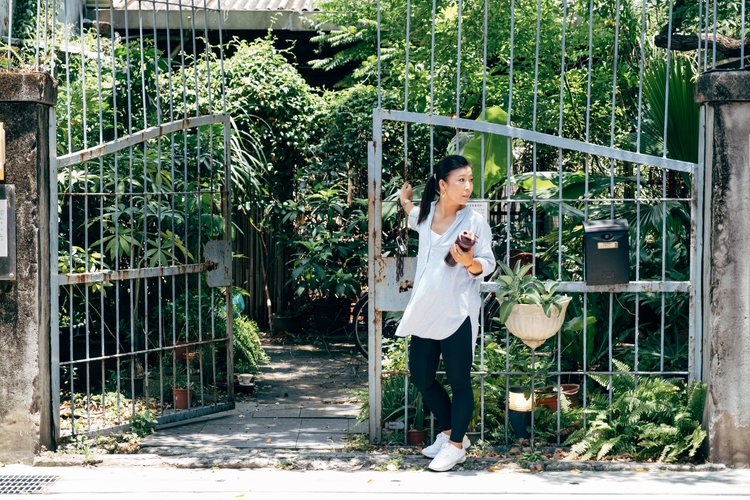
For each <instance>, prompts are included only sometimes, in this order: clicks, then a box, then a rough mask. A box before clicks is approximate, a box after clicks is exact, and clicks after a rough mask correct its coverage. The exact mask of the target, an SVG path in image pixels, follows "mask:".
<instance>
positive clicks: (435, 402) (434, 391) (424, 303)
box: [396, 156, 495, 471]
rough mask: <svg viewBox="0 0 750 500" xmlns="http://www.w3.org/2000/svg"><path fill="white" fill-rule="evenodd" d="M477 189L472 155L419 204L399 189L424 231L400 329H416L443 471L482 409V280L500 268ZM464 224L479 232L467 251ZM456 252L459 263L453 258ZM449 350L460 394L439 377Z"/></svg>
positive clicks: (417, 357) (432, 184) (435, 453)
mask: <svg viewBox="0 0 750 500" xmlns="http://www.w3.org/2000/svg"><path fill="white" fill-rule="evenodd" d="M473 189H474V181H473V176H472V171H471V166H470V165H469V163H468V161H466V159H465V158H464V157H462V156H446V157H445V158H443V159H442V160H440V162H438V164H437V166H436V167H435V169H434V174H433V175H432V176H430V178H429V179H428V180H427V185H426V187H425V190H424V196H423V197H422V201H421V203H420V204H419V207H417V206H415V205H414V202H413V201H412V200H413V197H414V195H413V192H412V188H411V186H410V185H409V183H404V185H403V187H402V188H401V191H400V194H399V199H400V201H401V205H402V207H403V208H404V211H405V212H406V213H407V214H408V218H409V227H411V228H412V229H416V230H417V231H418V232H419V253H418V255H417V274H416V277H415V280H414V288H413V290H412V295H411V299H410V300H409V304H408V305H407V306H406V310H405V311H404V315H403V318H402V320H401V323H400V324H399V327H398V330H397V331H396V335H398V336H401V337H405V336H407V335H411V336H412V338H411V351H410V353H409V371H410V372H411V381H412V383H413V384H414V385H415V386H416V387H417V389H419V391H420V393H421V394H422V398H423V400H424V402H425V403H426V404H427V406H429V408H430V409H431V410H432V413H433V415H435V418H436V419H437V423H438V427H439V429H440V430H441V432H440V433H438V435H437V439H435V442H434V443H433V444H432V445H430V446H428V447H426V448H424V449H423V450H422V454H424V455H425V456H427V457H429V458H432V459H433V460H432V462H430V465H429V468H430V469H432V470H435V471H447V470H450V469H452V468H453V467H454V466H455V465H456V464H459V463H462V462H464V461H465V460H466V448H468V447H469V446H470V444H471V443H470V442H469V439H468V438H467V437H466V431H467V430H468V427H469V421H470V420H471V416H472V414H473V412H474V391H473V390H472V387H471V364H472V360H473V358H474V345H475V343H476V339H477V332H478V331H479V321H478V319H479V309H480V306H481V297H480V294H479V287H480V284H481V282H482V277H484V276H486V275H488V274H489V273H491V272H492V271H493V270H494V268H495V257H494V255H493V254H492V246H491V242H492V233H491V231H490V227H489V225H488V224H487V221H485V220H484V218H483V217H482V216H481V215H479V214H478V213H477V212H475V211H474V210H472V209H470V208H466V203H467V202H468V201H469V198H470V196H471V193H472V191H473ZM436 196H437V201H435V197H436ZM462 231H470V232H472V233H474V235H475V236H476V237H477V241H476V244H475V245H474V246H473V247H471V248H470V249H468V250H465V251H464V250H462V249H461V247H460V246H458V245H457V244H456V238H457V236H458V235H459V234H460V233H461V232H462ZM449 252H450V255H451V256H453V259H454V260H455V261H456V265H455V266H449V265H448V264H446V262H445V257H446V254H448V253H449ZM441 355H442V357H443V364H444V367H445V372H446V375H447V378H448V382H449V383H450V385H451V390H452V394H453V400H452V401H451V399H450V398H449V397H448V393H447V392H446V390H445V388H444V387H443V386H442V385H441V384H439V383H438V382H437V380H436V379H435V374H436V372H437V368H438V362H439V360H440V356H441Z"/></svg>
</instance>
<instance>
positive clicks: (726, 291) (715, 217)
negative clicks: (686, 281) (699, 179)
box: [696, 71, 750, 467]
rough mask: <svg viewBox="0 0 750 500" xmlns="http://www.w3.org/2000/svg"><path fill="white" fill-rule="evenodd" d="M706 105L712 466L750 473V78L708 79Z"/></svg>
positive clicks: (703, 90)
mask: <svg viewBox="0 0 750 500" xmlns="http://www.w3.org/2000/svg"><path fill="white" fill-rule="evenodd" d="M696 94H697V99H698V101H700V102H702V103H705V105H706V158H705V159H706V171H705V180H706V183H705V186H706V188H705V189H706V199H705V200H706V205H705V217H706V221H705V228H706V229H705V243H704V244H705V246H704V249H705V255H704V265H706V264H708V267H707V272H708V276H706V277H705V279H704V290H703V297H704V311H703V318H704V328H703V353H704V359H703V373H704V378H705V380H706V381H707V382H708V399H707V404H706V414H705V423H706V426H707V430H708V439H709V449H710V457H711V460H712V461H713V462H717V463H724V464H727V465H733V466H737V467H748V466H750V72H748V71H732V72H711V73H706V74H704V75H702V76H701V77H700V79H699V81H698V86H697V88H696Z"/></svg>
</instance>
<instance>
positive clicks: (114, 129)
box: [109, 2, 135, 422]
mask: <svg viewBox="0 0 750 500" xmlns="http://www.w3.org/2000/svg"><path fill="white" fill-rule="evenodd" d="M109 18H110V19H114V8H113V6H112V2H110V3H109ZM109 30H110V31H109V38H110V41H111V44H112V45H111V61H112V109H113V111H114V112H113V113H112V120H113V123H112V133H113V135H114V139H115V140H117V138H118V136H119V132H120V131H119V129H118V122H117V111H118V110H117V84H116V82H117V63H116V59H115V28H114V24H113V23H110V24H109ZM119 158H120V155H119V154H115V155H114V189H113V191H114V193H115V196H114V204H115V206H114V209H115V210H114V214H113V216H112V222H113V224H114V226H115V259H114V261H115V262H114V267H115V271H119V269H120V224H119V219H120V178H119V177H120V165H119V161H118V160H119ZM113 285H114V287H115V354H116V355H117V357H116V360H115V370H116V372H117V378H116V383H117V385H116V391H117V396H116V403H115V407H116V411H117V415H118V422H119V416H120V415H121V405H122V380H121V377H120V373H121V370H122V360H121V358H120V285H121V283H120V282H119V281H116V282H115V283H114V284H113ZM131 397H135V394H134V393H131Z"/></svg>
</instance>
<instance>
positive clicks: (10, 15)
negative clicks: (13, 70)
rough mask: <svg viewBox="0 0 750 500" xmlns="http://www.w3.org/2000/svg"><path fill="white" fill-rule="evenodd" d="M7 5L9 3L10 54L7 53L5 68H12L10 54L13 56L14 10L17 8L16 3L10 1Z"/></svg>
mask: <svg viewBox="0 0 750 500" xmlns="http://www.w3.org/2000/svg"><path fill="white" fill-rule="evenodd" d="M7 5H8V55H7V57H8V59H7V60H8V62H7V64H6V66H5V68H6V69H10V61H11V58H10V56H11V54H12V51H13V41H12V40H13V39H12V35H13V11H14V10H15V9H14V8H13V7H14V5H13V4H12V3H11V2H10V1H9V2H8V4H7Z"/></svg>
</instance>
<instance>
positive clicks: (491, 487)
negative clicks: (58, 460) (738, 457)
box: [0, 465, 750, 500]
mask: <svg viewBox="0 0 750 500" xmlns="http://www.w3.org/2000/svg"><path fill="white" fill-rule="evenodd" d="M2 475H18V476H24V475H47V476H48V477H49V478H50V480H52V481H53V482H52V483H51V484H49V485H48V486H47V487H46V488H45V489H44V491H43V496H49V497H52V498H57V499H70V500H88V499H97V500H100V499H102V498H107V499H138V500H150V499H158V500H168V499H177V498H179V499H183V500H185V499H187V500H193V499H196V500H197V499H201V500H206V499H226V500H230V499H253V500H264V499H274V500H278V499H286V498H296V499H299V498H304V499H305V500H316V499H325V500H338V499H341V500H351V499H370V498H389V499H404V500H405V499H410V500H411V499H413V498H415V497H417V498H430V500H440V499H456V498H477V497H480V498H529V499H548V498H553V497H554V498H560V497H561V498H581V497H591V498H597V499H599V498H601V499H616V498H627V499H628V500H639V499H650V500H652V499H675V498H696V497H698V498H728V497H731V498H750V470H724V471H719V472H716V471H714V472H664V471H662V472H637V471H629V472H579V471H567V472H543V473H539V474H529V473H521V472H515V471H512V470H506V469H502V470H498V471H459V472H447V473H433V472H426V471H399V472H387V471H386V472H378V471H371V470H361V471H354V472H342V471H281V470H269V469H261V470H228V469H213V470H212V469H202V470H184V469H164V468H154V467H137V468H133V467H104V468H82V467H66V468H39V467H29V466H22V465H13V466H7V467H4V468H0V477H2ZM20 497H21V496H20V495H7V496H6V495H3V498H20ZM25 498H28V497H25Z"/></svg>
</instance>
